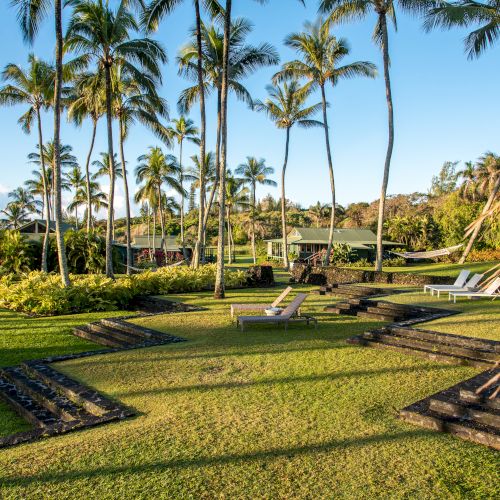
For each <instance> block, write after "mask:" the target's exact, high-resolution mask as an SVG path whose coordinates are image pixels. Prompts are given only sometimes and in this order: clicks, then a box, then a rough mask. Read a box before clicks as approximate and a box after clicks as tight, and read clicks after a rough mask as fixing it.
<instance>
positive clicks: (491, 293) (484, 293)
mask: <svg viewBox="0 0 500 500" xmlns="http://www.w3.org/2000/svg"><path fill="white" fill-rule="evenodd" d="M499 288H500V278H496V279H495V280H494V281H492V282H491V283H490V284H489V285H488V287H487V288H486V289H484V290H478V291H477V292H471V291H468V292H462V291H460V292H450V295H449V297H448V300H451V297H453V302H456V301H457V297H468V298H469V299H471V298H472V297H477V298H481V297H483V298H493V300H495V299H496V297H497V295H498V294H497V293H496V291H497V290H498V289H499Z"/></svg>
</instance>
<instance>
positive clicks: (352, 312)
mask: <svg viewBox="0 0 500 500" xmlns="http://www.w3.org/2000/svg"><path fill="white" fill-rule="evenodd" d="M324 311H326V312H329V313H332V314H344V315H346V316H356V312H357V311H356V310H353V309H344V308H341V307H338V306H336V305H335V306H326V307H325V309H324Z"/></svg>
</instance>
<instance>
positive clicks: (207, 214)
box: [203, 88, 221, 262]
mask: <svg viewBox="0 0 500 500" xmlns="http://www.w3.org/2000/svg"><path fill="white" fill-rule="evenodd" d="M220 136H221V89H220V88H218V89H217V139H216V143H215V181H214V185H213V187H212V190H211V191H210V197H209V199H208V203H207V205H206V207H205V218H204V220H203V228H204V229H203V231H204V234H205V238H206V228H207V224H208V218H209V217H210V211H211V210H212V205H213V202H214V198H215V193H216V192H217V187H218V186H219V169H220V140H221V137H220ZM204 257H205V253H203V258H204ZM203 262H204V260H203Z"/></svg>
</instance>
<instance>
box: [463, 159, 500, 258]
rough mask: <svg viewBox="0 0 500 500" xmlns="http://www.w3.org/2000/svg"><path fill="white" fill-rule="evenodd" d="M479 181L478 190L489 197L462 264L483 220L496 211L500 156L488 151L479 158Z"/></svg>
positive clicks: (499, 189) (476, 223)
mask: <svg viewBox="0 0 500 500" xmlns="http://www.w3.org/2000/svg"><path fill="white" fill-rule="evenodd" d="M477 183H478V191H479V192H480V193H481V194H482V195H483V196H485V197H487V199H486V203H485V205H484V207H483V210H482V211H481V215H480V217H479V218H478V219H477V221H476V222H475V225H474V229H473V230H472V232H470V236H469V241H468V242H467V246H466V247H465V250H464V253H463V254H462V257H461V258H460V261H459V263H460V264H463V263H464V262H465V259H467V256H468V255H469V253H470V251H471V250H472V246H473V245H474V242H475V241H476V238H477V236H478V235H479V231H481V227H482V225H483V221H484V220H485V219H486V218H487V217H488V216H489V214H490V213H494V212H495V210H492V208H493V207H494V205H495V202H496V200H497V196H498V193H499V192H500V156H498V155H496V154H495V153H492V152H491V151H488V152H487V153H485V154H484V155H483V156H481V158H479V161H478V163H477Z"/></svg>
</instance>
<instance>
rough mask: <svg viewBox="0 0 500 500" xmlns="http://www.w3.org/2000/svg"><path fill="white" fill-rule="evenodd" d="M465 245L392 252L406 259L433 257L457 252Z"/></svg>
mask: <svg viewBox="0 0 500 500" xmlns="http://www.w3.org/2000/svg"><path fill="white" fill-rule="evenodd" d="M462 246H463V245H462V244H461V245H456V246H454V247H448V248H441V249H440V250H431V251H429V252H405V253H398V252H392V251H389V252H390V253H393V254H394V255H398V256H399V257H404V258H405V259H432V258H434V257H441V256H442V255H450V254H451V253H453V252H456V251H457V250H458V249H459V248H461V247H462Z"/></svg>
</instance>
